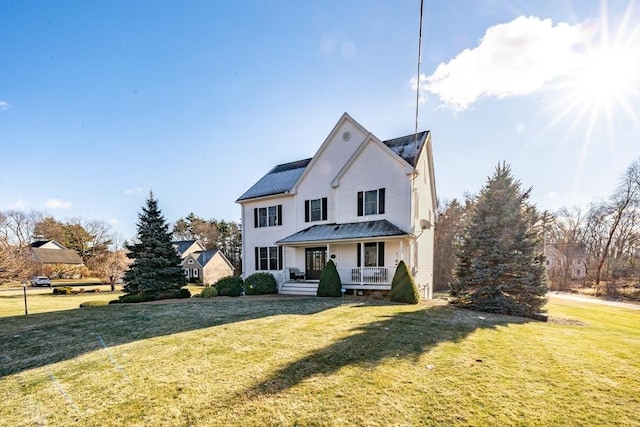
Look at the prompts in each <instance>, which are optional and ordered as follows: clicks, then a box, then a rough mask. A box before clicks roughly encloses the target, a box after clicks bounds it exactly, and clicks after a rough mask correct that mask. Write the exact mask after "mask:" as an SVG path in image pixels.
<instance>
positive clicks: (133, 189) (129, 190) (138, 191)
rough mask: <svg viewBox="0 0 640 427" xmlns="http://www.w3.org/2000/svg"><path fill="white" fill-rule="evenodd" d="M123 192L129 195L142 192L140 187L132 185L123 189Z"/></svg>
mask: <svg viewBox="0 0 640 427" xmlns="http://www.w3.org/2000/svg"><path fill="white" fill-rule="evenodd" d="M124 194H125V195H127V196H130V195H132V194H142V187H133V188H129V189H126V190H124Z"/></svg>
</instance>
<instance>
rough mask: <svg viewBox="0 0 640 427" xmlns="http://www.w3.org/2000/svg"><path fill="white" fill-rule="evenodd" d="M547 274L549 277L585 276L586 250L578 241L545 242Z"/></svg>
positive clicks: (573, 277)
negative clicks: (562, 242) (563, 242)
mask: <svg viewBox="0 0 640 427" xmlns="http://www.w3.org/2000/svg"><path fill="white" fill-rule="evenodd" d="M544 254H545V257H546V261H545V264H546V265H545V266H546V268H547V275H548V276H549V277H551V278H559V277H565V278H570V279H575V280H577V279H584V278H585V277H587V251H586V249H585V247H584V245H581V244H578V243H566V244H547V245H545V248H544Z"/></svg>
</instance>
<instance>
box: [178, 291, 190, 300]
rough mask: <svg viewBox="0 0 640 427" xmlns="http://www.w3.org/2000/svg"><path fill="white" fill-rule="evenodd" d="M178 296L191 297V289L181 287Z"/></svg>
mask: <svg viewBox="0 0 640 427" xmlns="http://www.w3.org/2000/svg"><path fill="white" fill-rule="evenodd" d="M178 298H181V299H182V298H191V291H189V289H187V288H181V289H180V291H179V292H178Z"/></svg>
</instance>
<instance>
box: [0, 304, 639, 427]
mask: <svg viewBox="0 0 640 427" xmlns="http://www.w3.org/2000/svg"><path fill="white" fill-rule="evenodd" d="M97 295H98V296H101V297H103V298H104V296H105V295H99V294H97ZM43 297H44V296H43ZM86 297H87V296H86V295H80V296H77V295H74V296H62V298H66V300H59V301H71V298H77V300H76V301H73V304H71V303H69V307H68V308H69V309H67V310H62V311H56V312H48V313H41V314H35V315H29V316H20V315H15V314H7V313H8V310H7V309H6V308H3V306H4V305H5V304H6V303H7V300H6V299H1V298H0V316H5V317H1V318H0V322H2V328H0V399H2V401H3V405H1V406H0V424H2V425H11V426H30V425H49V426H67V425H82V426H85V425H87V426H104V425H126V426H136V425H139V426H187V425H195V426H217V425H243V426H246V425H336V426H344V425H365V426H372V425H384V426H387V425H446V426H449V425H464V426H469V425H475V426H484V425H487V426H494V425H522V426H536V425H539V426H549V425H563V426H571V425H580V426H582V425H585V426H586V425H589V426H591V425H621V426H623V425H624V426H640V421H639V418H638V413H639V411H640V396H639V395H638V393H637V388H638V378H640V331H639V330H640V311H633V310H628V309H622V308H614V307H605V306H598V305H594V304H585V303H578V302H573V301H562V300H556V299H552V300H551V302H550V303H549V305H548V309H549V314H550V315H551V316H552V322H550V323H541V322H535V321H529V320H526V319H521V318H515V317H509V316H498V315H490V314H483V313H476V312H471V311H465V310H458V309H454V308H451V307H447V306H445V305H444V303H442V302H440V303H438V302H436V303H433V304H426V305H425V304H423V305H418V306H407V305H395V304H388V303H384V302H381V301H371V300H361V299H348V298H347V299H346V300H343V299H340V298H337V299H332V298H280V297H275V298H264V297H261V298H253V297H242V298H235V299H228V298H214V299H210V300H209V299H207V300H196V299H191V300H189V301H178V302H175V303H165V304H158V303H150V304H135V305H129V304H127V305H112V306H103V307H87V308H82V309H76V308H75V307H77V306H78V304H79V303H80V302H84V301H85V300H87V298H86ZM35 298H36V297H35V296H34V299H35ZM76 302H77V304H76ZM72 305H73V307H74V308H73V309H71V306H72Z"/></svg>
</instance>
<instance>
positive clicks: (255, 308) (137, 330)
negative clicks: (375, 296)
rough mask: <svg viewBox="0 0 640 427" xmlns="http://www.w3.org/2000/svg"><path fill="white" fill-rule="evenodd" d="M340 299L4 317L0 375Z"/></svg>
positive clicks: (308, 310)
mask: <svg viewBox="0 0 640 427" xmlns="http://www.w3.org/2000/svg"><path fill="white" fill-rule="evenodd" d="M342 303H343V301H342V300H341V299H339V298H338V299H334V298H322V299H319V298H278V297H276V298H264V297H241V298H237V299H226V298H225V299H218V298H215V299H211V300H197V301H194V300H189V302H182V301H180V302H171V303H164V304H158V303H150V304H115V305H109V306H103V307H87V308H83V309H74V310H65V311H55V312H49V313H41V314H31V315H28V316H12V317H3V318H2V319H1V320H0V322H2V327H1V328H0V378H2V377H5V376H7V375H12V374H15V373H19V372H22V371H24V370H27V369H33V368H38V367H42V366H46V365H48V364H52V363H57V362H61V361H64V360H68V359H72V358H74V357H77V356H79V355H82V354H85V353H89V352H92V351H96V350H100V349H103V348H105V347H110V346H116V345H121V344H126V343H129V342H133V341H137V340H144V339H147V338H153V337H157V336H164V335H170V334H175V333H179V332H186V331H192V330H197V329H202V328H208V327H212V326H217V325H223V324H229V323H234V322H241V321H244V320H251V319H258V318H264V317H269V316H276V315H287V314H293V315H310V314H315V313H318V312H321V311H324V310H327V309H331V308H334V307H337V306H340V305H341V304H342Z"/></svg>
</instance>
